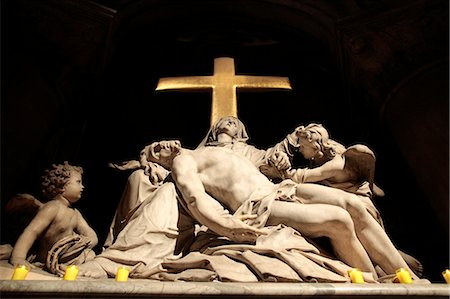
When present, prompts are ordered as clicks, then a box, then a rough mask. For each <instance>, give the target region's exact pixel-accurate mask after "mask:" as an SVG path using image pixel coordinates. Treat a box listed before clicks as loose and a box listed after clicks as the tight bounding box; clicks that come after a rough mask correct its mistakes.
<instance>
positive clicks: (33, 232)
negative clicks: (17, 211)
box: [9, 204, 59, 265]
mask: <svg viewBox="0 0 450 299" xmlns="http://www.w3.org/2000/svg"><path fill="white" fill-rule="evenodd" d="M58 210H59V209H58V207H56V206H55V205H52V204H46V205H44V206H43V207H42V208H41V209H40V210H39V212H38V213H37V214H36V216H35V217H34V218H33V220H32V221H31V222H30V224H29V225H28V226H27V227H26V228H25V229H24V231H23V233H22V234H21V235H20V237H19V238H18V239H17V242H16V244H15V245H14V248H13V251H12V253H11V258H10V260H9V262H10V263H11V264H13V265H19V264H26V265H29V263H28V262H27V261H26V259H27V254H28V251H29V250H30V248H31V246H33V243H34V242H35V241H36V239H37V238H38V237H39V235H40V234H42V233H43V232H44V231H45V230H46V229H47V228H48V227H49V226H50V224H51V223H52V221H53V219H55V217H56V215H57V213H58Z"/></svg>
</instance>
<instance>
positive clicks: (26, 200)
mask: <svg viewBox="0 0 450 299" xmlns="http://www.w3.org/2000/svg"><path fill="white" fill-rule="evenodd" d="M42 205H43V203H42V202H40V201H39V200H38V199H37V198H35V197H34V196H33V195H31V194H28V193H22V194H17V195H16V196H14V197H13V198H11V199H10V200H9V201H8V203H7V204H6V207H5V212H6V214H8V215H11V216H14V215H21V214H22V215H24V214H27V215H31V217H34V216H35V215H36V213H37V211H38V210H39V208H40V207H41V206H42Z"/></svg>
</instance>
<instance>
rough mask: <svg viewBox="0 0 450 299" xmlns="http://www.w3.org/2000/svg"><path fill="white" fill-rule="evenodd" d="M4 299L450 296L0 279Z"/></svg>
mask: <svg viewBox="0 0 450 299" xmlns="http://www.w3.org/2000/svg"><path fill="white" fill-rule="evenodd" d="M0 292H1V294H2V298H7V297H22V296H24V297H25V296H26V297H39V296H45V297H68V296H70V297H96V296H104V297H121V298H127V297H151V298H154V297H162V296H164V297H200V296H201V297H202V298H211V297H228V296H239V297H240V298H241V297H252V296H256V297H258V298H261V297H279V298H291V297H297V296H301V297H314V298H325V297H347V296H352V297H356V298H373V297H383V298H389V297H396V298H399V297H405V296H414V297H415V298H448V297H449V296H450V286H449V285H447V284H428V285H419V284H415V285H404V284H364V285H356V284H349V283H341V284H327V283H315V284H311V283H224V282H211V283H207V282H202V283H200V282H160V281H151V280H141V279H139V280H136V279H132V280H129V281H128V282H116V281H114V280H113V279H104V280H90V281H54V280H53V281H45V282H44V281H7V280H3V281H0Z"/></svg>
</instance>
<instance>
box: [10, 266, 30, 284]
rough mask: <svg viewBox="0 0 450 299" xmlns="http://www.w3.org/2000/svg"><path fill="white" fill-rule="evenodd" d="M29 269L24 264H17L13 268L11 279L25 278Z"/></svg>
mask: <svg viewBox="0 0 450 299" xmlns="http://www.w3.org/2000/svg"><path fill="white" fill-rule="evenodd" d="M29 271H30V270H29V269H28V267H27V266H25V265H18V266H17V267H16V269H14V272H13V275H12V277H11V280H25V278H26V277H27V274H28V272H29Z"/></svg>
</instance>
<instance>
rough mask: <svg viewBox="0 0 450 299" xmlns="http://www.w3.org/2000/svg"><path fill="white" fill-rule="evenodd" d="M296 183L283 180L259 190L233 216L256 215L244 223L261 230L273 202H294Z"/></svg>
mask: <svg viewBox="0 0 450 299" xmlns="http://www.w3.org/2000/svg"><path fill="white" fill-rule="evenodd" d="M296 186H297V183H295V182H293V181H291V180H284V181H282V182H281V183H279V184H276V185H274V186H268V187H266V188H260V189H258V190H256V191H255V192H253V193H252V195H251V196H250V198H249V199H247V200H246V201H245V202H244V203H243V204H242V205H241V206H240V207H239V209H238V210H237V211H236V212H235V213H234V215H235V216H239V217H242V216H249V215H256V216H257V217H256V218H255V219H247V220H245V221H244V222H245V223H247V224H248V225H251V226H254V227H257V228H263V227H265V226H266V223H267V220H268V219H269V216H270V213H271V206H272V203H273V202H274V201H275V200H281V201H296V197H295V187H296Z"/></svg>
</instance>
